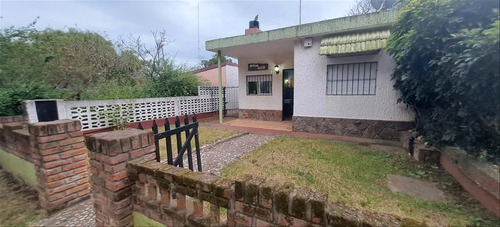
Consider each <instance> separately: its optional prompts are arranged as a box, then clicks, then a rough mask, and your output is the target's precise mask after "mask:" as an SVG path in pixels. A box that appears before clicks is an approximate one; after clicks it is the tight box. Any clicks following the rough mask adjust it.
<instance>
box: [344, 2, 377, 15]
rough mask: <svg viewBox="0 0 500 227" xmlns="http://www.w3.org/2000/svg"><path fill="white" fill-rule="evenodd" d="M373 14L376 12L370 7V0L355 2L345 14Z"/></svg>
mask: <svg viewBox="0 0 500 227" xmlns="http://www.w3.org/2000/svg"><path fill="white" fill-rule="evenodd" d="M373 12H376V10H375V9H374V8H373V7H372V5H371V2H370V0H356V1H355V4H354V5H353V6H352V7H351V8H350V9H349V10H348V11H347V12H346V13H347V16H355V15H361V14H367V13H373Z"/></svg>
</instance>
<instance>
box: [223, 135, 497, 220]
mask: <svg viewBox="0 0 500 227" xmlns="http://www.w3.org/2000/svg"><path fill="white" fill-rule="evenodd" d="M222 172H223V173H224V176H225V177H227V178H233V179H234V178H238V177H240V176H241V175H243V174H251V175H254V176H259V177H267V178H270V179H274V180H277V181H280V182H287V181H288V182H290V181H291V182H293V183H295V185H298V186H305V187H309V188H313V189H321V190H325V191H327V192H328V194H329V200H330V201H331V202H334V203H338V204H342V205H346V206H349V207H355V208H358V209H361V210H368V211H374V212H381V213H388V214H393V215H397V216H400V217H407V218H412V219H415V220H417V221H425V222H426V223H427V224H429V225H453V226H457V225H458V226H465V225H488V226H489V225H495V226H498V224H499V219H498V218H496V217H494V216H491V215H489V214H487V213H486V211H485V210H484V209H482V208H481V207H480V205H479V204H478V203H476V202H474V201H472V200H471V199H470V198H469V197H468V196H466V194H465V192H463V190H462V189H461V188H460V186H459V185H458V184H457V183H456V182H455V181H454V180H453V178H452V177H451V176H449V175H448V174H446V173H444V172H443V171H442V170H439V169H437V168H433V167H431V166H427V165H421V164H418V163H416V162H414V161H413V160H411V157H409V156H407V155H396V154H390V153H387V152H381V151H374V150H372V149H369V148H367V147H364V146H359V145H354V144H349V143H341V142H332V141H326V140H315V139H304V138H292V137H284V136H282V137H278V138H277V139H275V140H273V141H271V142H269V143H267V144H265V145H263V146H261V147H260V148H258V149H257V150H255V151H253V152H252V153H250V154H249V155H248V156H245V157H243V158H242V159H240V160H238V161H236V162H234V163H231V164H230V165H229V166H227V167H226V168H224V169H222ZM389 174H397V175H404V176H408V177H413V178H419V179H425V180H429V181H434V182H439V183H440V184H439V185H440V187H441V188H442V189H444V190H445V191H446V192H448V193H449V194H450V193H451V194H452V197H453V201H451V202H445V203H441V202H433V201H427V200H422V199H417V198H414V197H411V196H408V195H404V194H395V193H392V192H391V191H390V189H389V188H388V186H387V180H386V177H387V175H389Z"/></svg>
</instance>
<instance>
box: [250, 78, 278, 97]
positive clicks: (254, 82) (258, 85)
mask: <svg viewBox="0 0 500 227" xmlns="http://www.w3.org/2000/svg"><path fill="white" fill-rule="evenodd" d="M272 94H273V77H272V75H271V74H267V75H253V76H247V95H272Z"/></svg>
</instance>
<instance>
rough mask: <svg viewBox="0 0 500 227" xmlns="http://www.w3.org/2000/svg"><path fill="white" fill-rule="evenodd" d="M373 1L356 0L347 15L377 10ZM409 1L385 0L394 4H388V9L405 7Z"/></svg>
mask: <svg viewBox="0 0 500 227" xmlns="http://www.w3.org/2000/svg"><path fill="white" fill-rule="evenodd" d="M372 1H373V0H356V1H355V2H354V5H353V6H352V7H351V8H350V9H349V10H348V11H347V16H356V15H362V14H367V13H374V12H377V9H374V8H373V7H372ZM378 1H382V0H378ZM407 2H408V0H385V2H384V4H393V5H392V6H389V5H387V6H386V9H393V8H396V9H397V8H401V7H404V5H405V4H406V3H407Z"/></svg>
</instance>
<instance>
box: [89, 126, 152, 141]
mask: <svg viewBox="0 0 500 227" xmlns="http://www.w3.org/2000/svg"><path fill="white" fill-rule="evenodd" d="M152 133H153V132H151V131H144V130H139V129H132V128H131V129H125V130H118V131H109V132H100V133H95V134H91V135H86V136H85V137H86V138H94V139H97V140H108V141H109V140H119V139H126V138H132V137H137V136H139V135H143V134H152Z"/></svg>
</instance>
